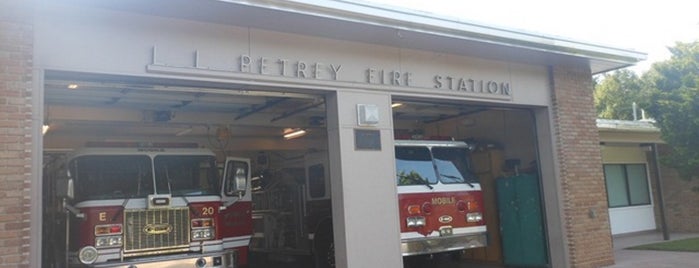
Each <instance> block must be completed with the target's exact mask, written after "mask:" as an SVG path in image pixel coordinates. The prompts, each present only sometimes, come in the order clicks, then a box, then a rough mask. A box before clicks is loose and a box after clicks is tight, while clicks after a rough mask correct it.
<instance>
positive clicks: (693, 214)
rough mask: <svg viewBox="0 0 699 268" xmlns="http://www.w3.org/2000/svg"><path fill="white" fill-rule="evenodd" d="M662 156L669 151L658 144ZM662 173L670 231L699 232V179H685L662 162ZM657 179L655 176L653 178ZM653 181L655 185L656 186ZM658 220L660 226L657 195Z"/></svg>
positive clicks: (666, 214) (666, 215)
mask: <svg viewBox="0 0 699 268" xmlns="http://www.w3.org/2000/svg"><path fill="white" fill-rule="evenodd" d="M658 151H659V154H660V157H662V155H663V154H667V153H668V152H669V148H667V146H663V145H661V146H658ZM660 175H661V177H662V183H663V197H664V199H665V217H666V220H667V228H668V230H669V231H670V232H699V224H697V222H699V206H697V204H699V179H694V180H684V179H682V178H681V177H680V176H679V174H677V172H676V171H675V170H674V169H672V168H670V167H667V166H664V165H662V164H661V167H660ZM653 179H655V178H653ZM655 185H656V184H655V181H653V187H655ZM655 198H656V199H655V200H654V202H655V204H656V206H655V207H656V219H657V220H656V221H658V225H657V226H658V229H659V228H660V222H659V220H660V215H659V210H658V209H657V208H658V205H659V204H658V201H657V200H658V199H657V196H655Z"/></svg>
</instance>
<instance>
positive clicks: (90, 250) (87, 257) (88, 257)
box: [78, 246, 99, 264]
mask: <svg viewBox="0 0 699 268" xmlns="http://www.w3.org/2000/svg"><path fill="white" fill-rule="evenodd" d="M98 255H99V254H98V253H97V249H96V248H95V247H91V246H87V247H84V248H82V249H80V252H79V253H78V259H80V262H82V263H83V264H92V263H94V262H95V261H96V260H97V256H98Z"/></svg>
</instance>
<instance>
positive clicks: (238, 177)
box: [225, 160, 250, 196]
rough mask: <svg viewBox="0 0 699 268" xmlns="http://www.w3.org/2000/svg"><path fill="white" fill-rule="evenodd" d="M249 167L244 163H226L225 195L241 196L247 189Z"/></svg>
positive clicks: (233, 161) (236, 161) (231, 161)
mask: <svg viewBox="0 0 699 268" xmlns="http://www.w3.org/2000/svg"><path fill="white" fill-rule="evenodd" d="M249 167H250V165H249V164H248V163H247V162H245V161H238V160H227V161H226V172H225V173H226V177H225V178H226V184H225V185H226V194H227V195H238V196H243V195H244V194H245V192H246V191H247V189H248V183H249V175H250V174H249V173H250V168H249Z"/></svg>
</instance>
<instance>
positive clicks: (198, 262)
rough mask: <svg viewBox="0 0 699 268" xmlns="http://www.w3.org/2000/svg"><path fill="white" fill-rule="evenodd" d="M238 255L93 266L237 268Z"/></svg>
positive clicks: (172, 257) (97, 267)
mask: <svg viewBox="0 0 699 268" xmlns="http://www.w3.org/2000/svg"><path fill="white" fill-rule="evenodd" d="M237 260H238V253H237V251H236V250H226V251H224V252H216V253H209V254H178V255H166V256H157V257H144V258H136V259H131V260H125V261H123V262H114V261H110V262H105V263H99V264H93V265H92V266H90V267H95V268H160V267H168V268H180V267H181V268H196V267H211V268H236V267H238V266H237Z"/></svg>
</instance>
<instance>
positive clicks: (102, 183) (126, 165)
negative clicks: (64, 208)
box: [70, 155, 153, 201]
mask: <svg viewBox="0 0 699 268" xmlns="http://www.w3.org/2000/svg"><path fill="white" fill-rule="evenodd" d="M151 167H152V166H151V161H150V158H149V157H148V156H145V155H84V156H80V157H77V158H75V159H73V160H72V161H71V162H70V174H71V175H72V178H73V180H74V183H75V198H76V201H82V200H102V199H123V198H131V197H146V196H147V195H148V194H150V193H152V192H153V189H152V188H153V187H152V185H153V175H152V170H153V169H152V168H151Z"/></svg>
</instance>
